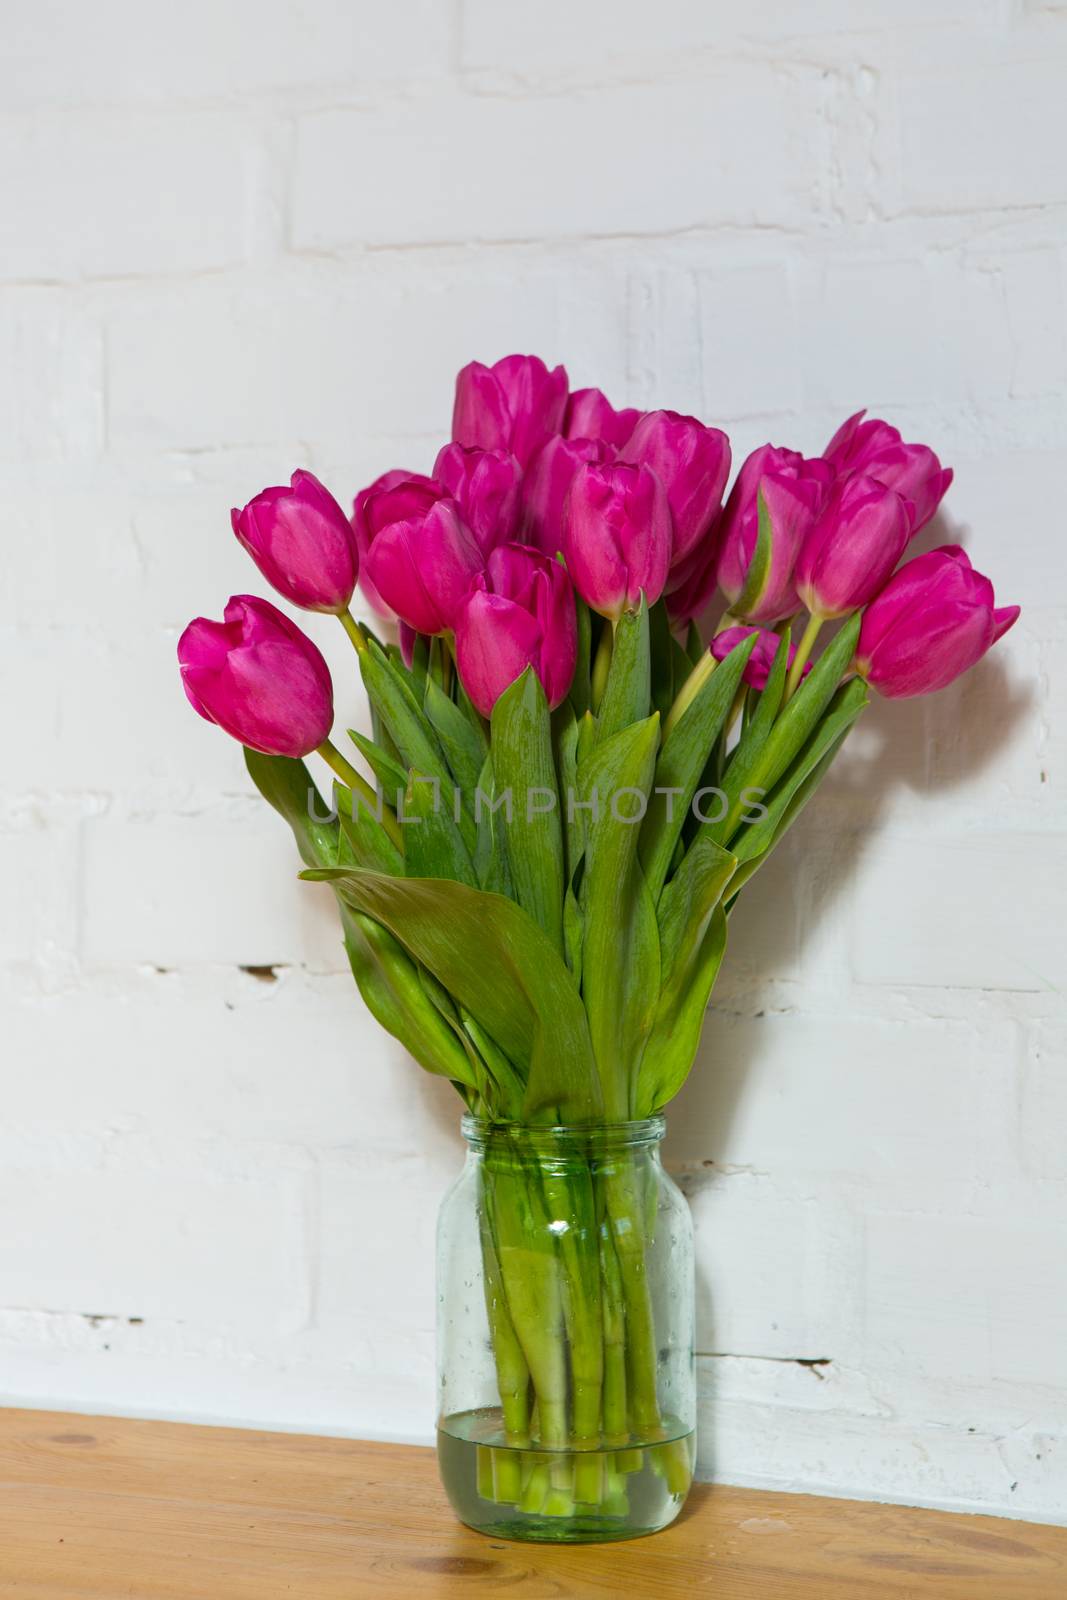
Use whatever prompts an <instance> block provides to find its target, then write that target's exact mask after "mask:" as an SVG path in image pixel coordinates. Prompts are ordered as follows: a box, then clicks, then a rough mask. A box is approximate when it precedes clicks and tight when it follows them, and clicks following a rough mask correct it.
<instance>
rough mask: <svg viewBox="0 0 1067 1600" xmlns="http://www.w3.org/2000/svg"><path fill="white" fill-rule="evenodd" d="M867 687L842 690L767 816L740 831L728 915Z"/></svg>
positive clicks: (816, 778)
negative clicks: (736, 866) (736, 863)
mask: <svg viewBox="0 0 1067 1600" xmlns="http://www.w3.org/2000/svg"><path fill="white" fill-rule="evenodd" d="M867 698H868V697H867V686H866V684H864V683H863V682H862V680H861V679H859V678H855V679H853V680H852V682H851V683H847V684H844V685H842V687H841V688H840V689H839V690H838V691H837V694H836V695H835V696H834V699H833V701H832V702H831V706H830V710H829V712H828V713H827V715H826V716H825V717H824V718H823V720H822V722H821V723H820V724H819V726H818V728H817V729H816V731H815V733H814V734H813V735H812V737H811V739H810V740H809V742H808V744H806V745H805V747H804V749H803V751H802V752H801V754H800V755H799V756H798V758H797V760H796V761H795V762H794V764H793V766H792V767H790V769H789V771H788V772H787V773H786V775H785V777H784V778H783V779H782V781H781V782H780V783H779V784H778V785H777V786H776V787H775V790H774V793H773V794H772V796H771V798H770V800H769V801H768V802H767V806H766V811H767V815H766V816H765V817H763V818H761V819H760V820H759V821H758V822H753V823H751V824H750V825H749V826H747V827H745V828H744V829H742V830H740V832H739V835H738V838H737V839H736V840H735V843H734V849H735V851H736V852H737V855H738V858H739V860H740V861H741V865H740V867H739V868H738V871H737V876H736V877H735V878H734V879H733V881H732V883H731V884H730V901H729V904H728V905H727V908H726V909H727V911H729V910H730V909H731V907H732V905H733V902H734V900H735V899H736V898H737V894H738V892H739V891H740V890H741V889H742V888H743V887H744V885H745V884H746V883H747V882H748V880H749V878H751V877H752V876H753V874H754V873H755V872H757V871H758V869H759V868H760V867H761V866H762V865H763V863H764V861H766V859H767V857H768V856H769V855H770V853H771V851H772V850H773V849H774V848H775V846H776V845H777V844H778V843H779V841H780V840H781V839H782V837H783V836H784V835H785V834H786V833H788V831H789V829H790V828H791V827H792V826H793V823H794V822H795V821H796V819H797V817H799V815H800V813H801V812H802V811H803V809H804V807H805V806H806V805H807V803H808V801H809V800H810V799H811V797H812V795H813V794H814V793H815V791H816V789H817V788H818V787H819V785H820V783H821V782H822V780H823V778H825V776H826V774H827V772H828V771H829V769H830V766H831V764H832V762H833V760H834V757H835V756H836V755H837V752H838V751H839V750H840V748H841V746H842V745H843V744H844V742H845V740H846V738H847V737H848V734H849V731H850V729H851V727H852V724H853V723H854V722H855V720H856V718H857V717H858V716H859V714H860V712H861V711H862V710H863V708H864V707H865V706H866V704H867Z"/></svg>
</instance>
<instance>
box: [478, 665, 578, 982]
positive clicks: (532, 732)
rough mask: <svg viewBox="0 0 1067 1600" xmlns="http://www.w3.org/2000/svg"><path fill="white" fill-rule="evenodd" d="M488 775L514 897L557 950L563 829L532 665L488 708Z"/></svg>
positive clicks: (547, 727)
mask: <svg viewBox="0 0 1067 1600" xmlns="http://www.w3.org/2000/svg"><path fill="white" fill-rule="evenodd" d="M492 748H493V773H494V776H495V779H496V784H497V793H498V794H501V795H505V796H507V795H510V801H509V802H508V803H507V804H506V806H505V809H504V832H505V835H506V838H507V845H508V865H509V867H510V869H511V881H512V885H513V887H514V892H515V898H516V900H517V901H518V902H519V904H520V906H522V908H523V910H524V911H525V912H527V913H528V914H529V915H530V916H531V917H532V918H533V920H534V921H535V922H536V923H537V925H538V927H540V928H542V929H543V930H544V932H545V933H546V934H547V935H548V937H549V939H550V940H551V941H552V944H553V946H554V948H555V949H556V950H558V951H559V953H560V954H561V955H562V954H563V832H562V826H561V823H560V816H559V786H558V784H557V782H556V766H555V762H554V760H553V757H552V729H551V723H550V720H549V713H548V701H547V700H546V699H545V691H544V690H543V689H542V687H541V684H540V680H539V679H538V677H537V674H536V672H534V670H533V668H532V667H527V668H526V670H525V672H524V673H523V674H522V676H521V677H520V678H516V680H515V682H514V683H512V684H511V685H509V687H508V688H507V689H505V690H504V693H503V694H502V695H501V696H500V698H499V700H498V701H497V703H496V705H495V706H494V707H493V716H492Z"/></svg>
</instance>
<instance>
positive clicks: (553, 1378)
mask: <svg viewBox="0 0 1067 1600" xmlns="http://www.w3.org/2000/svg"><path fill="white" fill-rule="evenodd" d="M486 1177H487V1179H488V1181H489V1182H490V1183H491V1185H492V1205H493V1220H494V1224H495V1228H496V1243H497V1249H498V1252H499V1261H500V1271H501V1275H502V1277H503V1282H504V1293H505V1296H506V1299H507V1305H508V1311H509V1313H510V1316H511V1321H512V1324H513V1326H514V1329H515V1334H516V1336H517V1338H518V1341H519V1344H520V1345H521V1346H522V1353H523V1355H524V1356H525V1358H526V1364H527V1366H528V1367H529V1370H530V1376H531V1378H532V1379H533V1386H534V1389H535V1391H536V1394H537V1416H538V1429H539V1433H540V1442H541V1444H542V1445H543V1446H544V1448H545V1449H548V1450H563V1449H565V1448H566V1446H567V1439H568V1432H567V1354H566V1348H565V1343H564V1337H563V1297H562V1291H561V1285H560V1277H559V1262H558V1261H557V1259H556V1252H555V1244H554V1240H553V1236H552V1234H551V1233H550V1232H549V1231H548V1220H549V1219H548V1216H547V1214H546V1212H545V1209H544V1200H543V1197H542V1195H541V1193H540V1184H539V1183H538V1182H537V1181H531V1180H532V1179H533V1180H536V1171H535V1170H534V1169H533V1163H531V1162H530V1161H527V1160H524V1159H523V1158H522V1156H521V1155H520V1154H518V1153H515V1154H501V1155H500V1156H490V1155H487V1156H486Z"/></svg>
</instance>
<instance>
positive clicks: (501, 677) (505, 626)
mask: <svg viewBox="0 0 1067 1600" xmlns="http://www.w3.org/2000/svg"><path fill="white" fill-rule="evenodd" d="M577 656H578V625H577V621H576V616H575V607H574V590H573V589H572V587H571V581H570V579H569V578H568V576H567V573H566V570H565V569H564V568H563V567H562V566H561V565H560V563H559V562H558V561H556V560H554V559H553V558H552V557H550V556H545V555H542V554H541V552H540V551H539V550H534V549H532V548H531V547H530V546H529V545H521V544H505V545H499V546H498V547H497V549H495V550H494V551H493V552H492V554H491V555H490V557H489V560H488V562H487V563H486V568H485V571H484V572H483V573H480V574H479V576H478V577H477V578H476V579H475V580H474V586H473V588H472V589H471V591H470V594H469V595H468V596H467V598H466V600H465V601H464V602H463V604H462V606H461V607H460V610H459V615H458V617H457V619H456V666H457V667H458V669H459V675H460V678H461V679H462V682H463V686H464V688H465V689H466V691H467V693H468V694H469V695H470V698H471V700H472V702H473V703H474V705H475V706H477V708H478V710H479V711H480V712H481V714H482V716H483V717H488V716H490V715H491V714H492V710H493V707H494V706H495V705H496V702H497V700H498V699H499V698H500V696H501V695H502V694H503V692H504V690H505V689H506V688H507V687H508V685H509V684H512V683H514V682H515V679H516V678H518V677H520V676H521V675H522V673H523V672H524V671H525V670H526V668H527V667H533V669H534V671H535V672H536V674H537V676H538V678H539V679H540V680H541V686H542V688H543V689H544V691H545V696H546V698H547V700H548V703H549V706H550V707H552V708H553V709H555V707H556V706H558V705H559V704H560V702H561V701H562V700H563V699H565V697H566V695H567V692H568V690H569V689H570V686H571V680H572V678H573V677H574V666H575V662H576V660H577Z"/></svg>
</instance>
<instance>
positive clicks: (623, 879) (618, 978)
mask: <svg viewBox="0 0 1067 1600" xmlns="http://www.w3.org/2000/svg"><path fill="white" fill-rule="evenodd" d="M658 743H659V716H658V715H657V714H655V713H653V715H652V716H650V717H647V718H646V719H645V720H644V721H643V722H636V723H633V724H632V725H631V726H630V727H628V728H624V729H623V730H622V731H621V732H619V733H616V734H615V735H614V736H613V737H612V738H610V739H608V740H606V741H605V742H604V743H602V744H598V745H597V747H596V749H595V750H594V752H593V754H592V756H591V757H590V759H589V760H588V761H587V762H586V763H585V764H584V765H583V766H582V767H581V768H580V771H579V782H580V788H581V791H582V798H583V799H584V800H595V801H596V804H597V812H596V814H595V815H594V816H593V817H592V820H591V821H589V822H587V824H586V827H587V836H586V861H585V871H584V877H583V910H584V915H585V938H584V942H583V948H582V992H583V996H584V999H585V1008H586V1011H587V1012H588V1015H589V1032H590V1036H591V1038H592V1041H593V1051H594V1054H595V1056H596V1060H597V1066H598V1068H599V1070H600V1078H601V1083H602V1085H603V1088H604V1108H605V1113H606V1115H607V1116H608V1118H609V1119H611V1120H625V1119H626V1118H627V1117H628V1116H629V1115H630V1099H631V1095H630V1081H631V1074H633V1073H635V1072H636V1070H637V1063H638V1061H639V1060H640V1056H641V1049H642V1046H643V1044H644V1040H645V1037H646V1035H647V1033H648V1029H649V1027H650V1026H651V1023H652V1014H653V1011H654V1008H655V1004H656V996H657V994H658V992H659V934H658V931H657V928H656V913H655V908H654V906H653V902H652V897H651V895H650V894H649V892H648V885H647V884H646V882H645V877H644V873H643V872H642V871H641V865H640V862H639V860H638V842H639V839H640V835H641V827H640V824H639V823H638V822H637V821H635V820H632V818H633V817H634V816H635V815H640V811H639V810H638V802H639V801H640V804H641V805H642V806H643V804H644V798H643V797H646V796H647V795H648V792H649V789H650V788H651V785H652V778H653V774H654V772H655V763H656V748H657V745H658ZM627 791H629V792H628V793H627Z"/></svg>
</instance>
